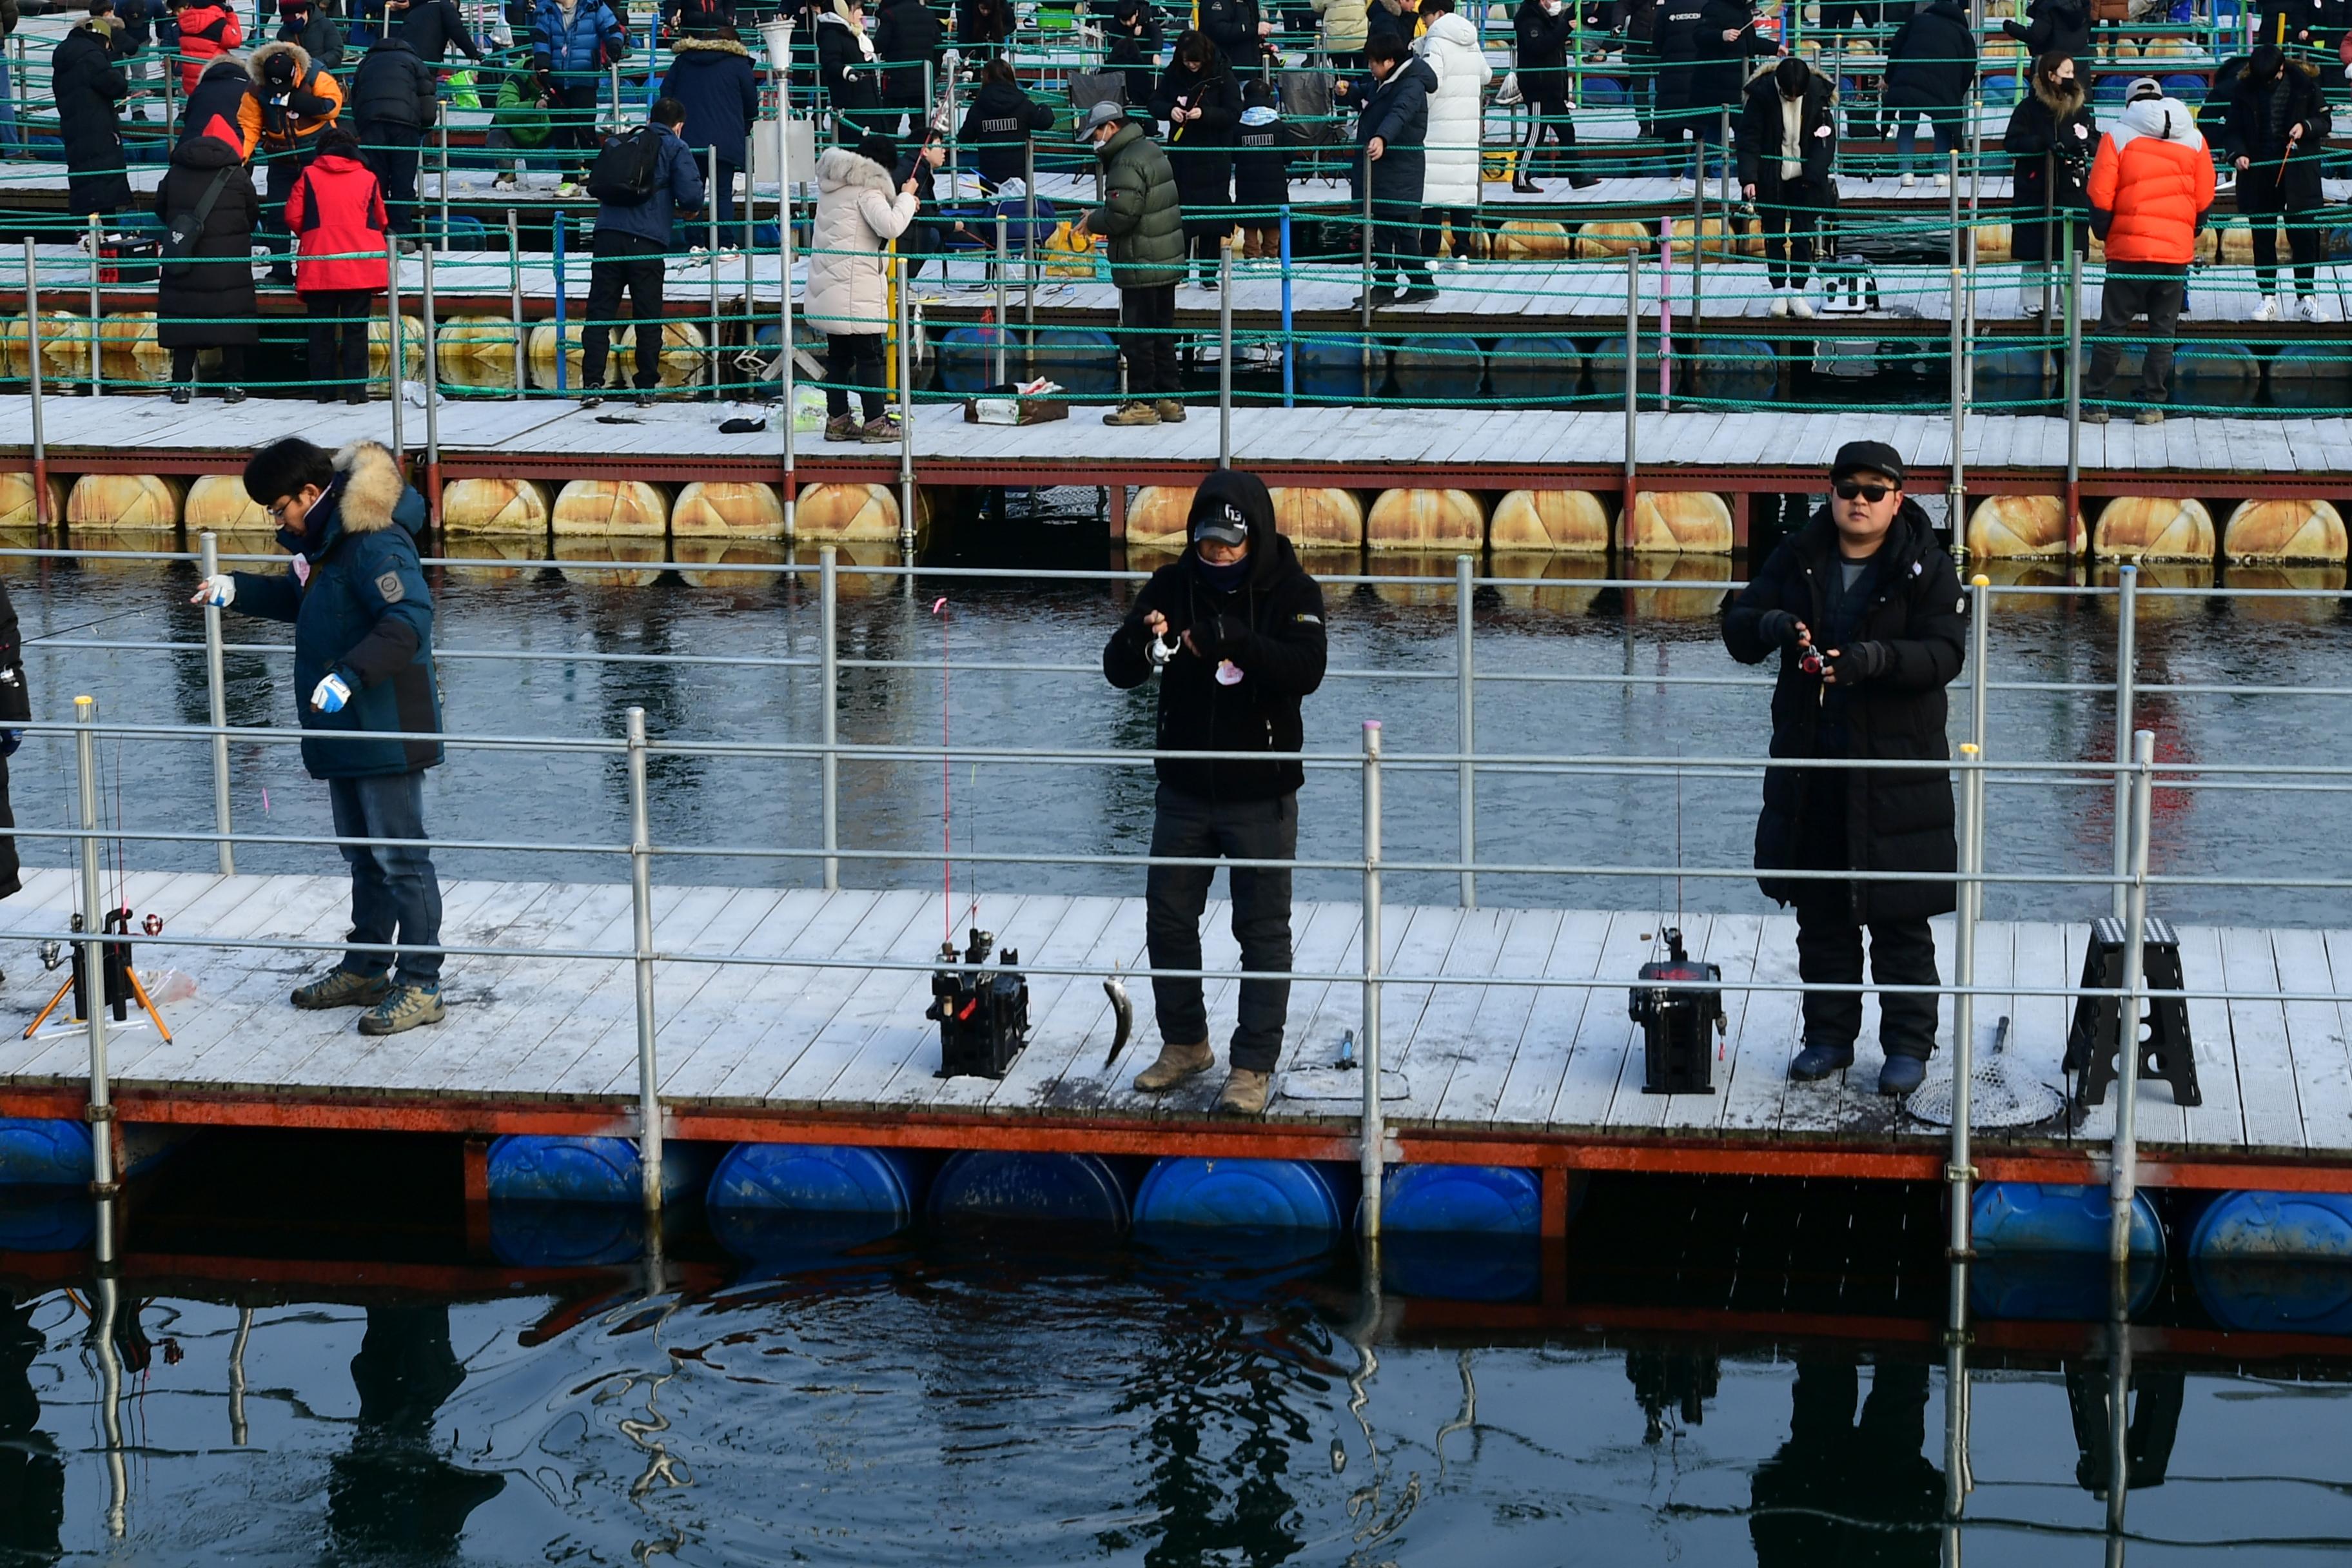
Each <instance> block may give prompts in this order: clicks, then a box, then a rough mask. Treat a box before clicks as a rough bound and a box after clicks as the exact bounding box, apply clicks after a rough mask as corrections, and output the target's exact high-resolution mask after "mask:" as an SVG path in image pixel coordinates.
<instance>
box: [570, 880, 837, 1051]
mask: <svg viewBox="0 0 2352 1568" xmlns="http://www.w3.org/2000/svg"><path fill="white" fill-rule="evenodd" d="M824 906H825V894H824V891H823V889H816V888H794V889H792V890H791V891H790V892H787V893H786V894H784V896H783V897H782V898H781V899H779V900H777V901H776V902H775V904H774V905H773V906H772V907H771V908H770V909H769V910H768V911H767V912H766V913H765V914H764V915H762V916H761V921H760V924H759V927H758V930H757V932H756V936H757V941H756V942H754V940H753V939H752V938H751V937H746V938H745V939H744V940H743V941H742V942H740V943H739V944H738V945H737V947H736V950H735V951H736V952H739V953H743V954H747V955H751V954H760V953H765V952H770V951H774V952H790V951H791V950H792V947H793V943H795V942H797V941H798V940H799V938H800V933H801V932H802V931H804V930H806V929H807V926H808V922H809V921H811V920H812V919H814V917H815V915H816V914H817V912H818V911H819V910H822V909H824ZM779 975H782V976H784V977H786V978H797V976H796V974H795V973H794V972H793V971H791V970H789V969H786V968H783V967H782V966H780V965H777V964H772V963H731V964H728V965H725V966H724V967H722V968H721V969H720V970H719V972H718V973H715V974H713V975H712V976H711V977H710V982H709V984H707V985H704V986H703V987H702V988H701V989H700V990H698V991H697V992H696V993H695V994H694V999H693V1000H692V1001H690V1002H688V1004H687V1005H685V1006H684V1007H682V1008H680V1009H678V1010H677V1012H675V1013H670V1012H668V1011H667V1008H664V1009H662V1011H663V1014H664V1016H663V1017H662V1019H661V1028H660V1030H659V1032H658V1033H657V1034H656V1046H657V1047H658V1049H659V1052H660V1057H661V1064H662V1090H663V1092H665V1093H667V1092H669V1086H670V1085H671V1084H672V1083H674V1082H676V1081H677V1079H679V1077H680V1076H681V1075H682V1074H685V1073H687V1072H688V1071H689V1070H691V1068H692V1067H693V1064H694V1063H695V1061H696V1060H697V1059H698V1058H699V1057H700V1056H701V1054H702V1051H703V1049H704V1048H705V1047H708V1046H709V1044H710V1042H711V1040H712V1039H713V1038H714V1037H716V1036H718V1035H719V1034H721V1033H723V1032H724V1031H725V1030H726V1029H727V1027H728V1026H729V1025H730V1023H731V1022H732V1021H733V1020H734V1019H735V1018H737V1017H739V1016H741V1015H742V1014H743V1013H744V1012H746V1011H747V1010H749V1009H750V1008H751V1007H752V1006H753V1005H754V1003H753V998H754V997H755V996H756V995H757V994H759V991H760V988H761V985H762V984H765V983H767V982H769V981H772V980H774V979H776V978H778V977H779ZM660 998H661V994H660V993H659V992H658V991H656V993H655V999H656V1006H659V1005H660ZM635 1088H636V1064H635V1062H634V1061H632V1062H631V1063H629V1064H628V1066H627V1067H626V1068H623V1069H622V1070H620V1071H618V1072H615V1073H614V1075H613V1076H612V1078H611V1079H609V1080H607V1082H606V1083H605V1085H604V1092H605V1093H607V1094H626V1093H630V1092H633V1091H634V1090H635Z"/></svg>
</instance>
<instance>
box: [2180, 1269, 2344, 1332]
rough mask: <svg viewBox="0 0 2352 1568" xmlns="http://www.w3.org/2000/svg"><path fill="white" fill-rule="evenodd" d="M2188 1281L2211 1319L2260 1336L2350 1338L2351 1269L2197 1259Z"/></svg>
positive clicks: (2228, 1326) (2222, 1325)
mask: <svg viewBox="0 0 2352 1568" xmlns="http://www.w3.org/2000/svg"><path fill="white" fill-rule="evenodd" d="M2189 1280H2190V1281H2191V1282H2192V1283H2193V1284H2194V1285H2195V1286H2196V1287H2197V1299H2198V1300H2199V1301H2200V1302H2202V1303H2203V1304H2204V1307H2205V1310H2206V1312H2207V1313H2208V1314H2209V1315H2210V1317H2211V1318H2212V1320H2213V1321H2214V1322H2215V1323H2217V1324H2218V1325H2220V1326H2221V1327H2222V1328H2225V1329H2237V1330H2242V1331H2246V1332H2249V1333H2265V1334H2352V1268H2344V1267H2342V1266H2341V1265H2340V1264H2336V1263H2321V1264H2312V1263H2300V1262H2285V1261H2281V1260H2279V1259H2276V1258H2200V1257H2191V1258H2189Z"/></svg>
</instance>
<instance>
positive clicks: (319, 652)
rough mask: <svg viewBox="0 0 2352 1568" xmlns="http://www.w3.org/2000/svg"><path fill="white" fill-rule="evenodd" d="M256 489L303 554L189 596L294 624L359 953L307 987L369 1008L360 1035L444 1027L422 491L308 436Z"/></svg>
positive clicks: (312, 996) (349, 450)
mask: <svg viewBox="0 0 2352 1568" xmlns="http://www.w3.org/2000/svg"><path fill="white" fill-rule="evenodd" d="M245 493H246V494H247V495H248V496H251V497H252V498H253V500H254V504H255V505H257V506H258V507H260V508H262V509H263V510H266V511H268V513H269V515H270V517H271V518H272V519H273V520H274V521H276V522H277V524H278V543H280V544H282V545H284V546H285V547H286V549H287V550H288V552H290V553H291V554H292V555H293V557H294V559H293V562H292V563H291V564H290V565H289V567H288V569H287V570H286V571H285V572H283V573H280V574H269V573H260V572H232V573H224V574H220V575H218V576H214V577H207V578H205V580H204V581H203V582H202V583H201V584H197V587H196V593H195V596H194V598H193V599H191V600H190V601H189V602H190V603H191V604H198V605H215V606H217V607H219V608H222V609H228V608H232V607H233V608H235V609H236V610H239V611H241V612H243V613H244V614H246V615H248V616H261V617H262V618H263V619H265V620H273V621H291V622H292V623H293V624H294V689H295V690H296V691H297V692H298V693H299V697H298V699H297V701H298V712H299V717H300V720H301V724H302V728H303V730H304V731H307V733H305V735H304V736H303V739H302V765H303V767H304V769H306V770H307V771H308V772H309V773H310V776H311V777H312V778H314V779H323V780H325V781H326V784H327V795H328V799H329V800H330V801H331V803H332V805H333V808H334V824H335V837H338V838H368V839H383V840H389V841H390V842H384V843H375V844H345V845H343V846H342V855H343V859H344V861H345V862H346V863H347V864H348V865H349V866H350V867H351V873H352V935H351V940H352V941H353V942H362V943H366V944H370V945H385V944H391V943H394V942H397V943H398V944H399V945H401V946H403V947H404V948H407V949H408V950H409V951H407V952H402V953H400V954H399V955H398V963H397V965H395V964H394V955H392V954H389V953H383V952H370V951H368V950H367V948H366V947H361V948H354V949H352V950H351V951H349V952H345V953H344V954H343V957H342V960H341V963H338V964H337V965H336V966H335V967H334V968H333V969H331V970H330V971H328V972H327V973H325V974H324V975H322V976H320V978H319V979H317V980H314V981H312V982H310V984H307V985H303V986H299V987H297V988H296V990H295V992H294V994H293V1003H294V1005H295V1006H297V1007H300V1008H305V1009H310V1010H321V1009H325V1008H330V1007H365V1008H367V1009H368V1011H367V1012H366V1013H364V1014H362V1016H361V1017H360V1033H362V1034H363V1035H396V1034H398V1033H400V1032H401V1031H402V1030H404V1029H413V1028H415V1027H416V1026H419V1025H422V1024H437V1023H439V1022H440V1021H441V1019H442V1016H443V1007H442V1002H441V954H440V952H438V951H437V950H438V947H439V945H440V942H441V882H440V879H439V877H438V876H437V875H436V872H435V871H434V869H433V856H432V851H431V849H430V848H429V847H427V845H426V842H425V769H427V768H430V767H434V766H436V765H437V764H438V763H440V761H441V742H439V741H438V740H436V739H433V738H432V737H434V736H437V735H438V734H439V733H440V732H441V696H440V692H439V690H438V689H437V688H436V685H435V683H434V679H433V593H432V590H431V589H430V588H429V587H428V586H426V584H425V570H424V568H423V567H422V566H421V565H419V564H418V563H417V555H416V538H417V535H418V534H420V533H421V532H423V531H424V529H425V498H424V497H423V496H420V495H418V494H417V493H416V492H415V490H414V489H410V488H409V487H408V484H407V482H406V481H405V480H404V479H402V478H401V474H400V468H399V465H398V464H397V463H395V462H394V460H393V456H392V454H391V452H389V451H387V450H386V449H385V448H383V447H380V446H378V445H377V444H376V443H374V442H373V441H354V442H352V444H351V445H350V446H348V447H344V448H343V449H342V450H341V451H340V452H334V453H330V452H329V451H328V450H327V449H326V448H325V447H314V446H312V445H311V444H310V442H308V441H305V440H303V439H302V438H301V437H299V436H289V437H286V438H285V439H284V440H281V441H273V442H271V443H270V444H269V445H268V446H267V447H262V448H261V449H260V450H259V451H257V452H256V453H254V455H253V456H252V457H251V458H248V459H247V462H246V465H245Z"/></svg>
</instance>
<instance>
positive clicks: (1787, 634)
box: [1756, 610, 1798, 647]
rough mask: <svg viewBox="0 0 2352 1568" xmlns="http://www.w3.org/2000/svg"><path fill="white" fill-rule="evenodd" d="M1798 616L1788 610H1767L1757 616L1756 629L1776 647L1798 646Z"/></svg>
mask: <svg viewBox="0 0 2352 1568" xmlns="http://www.w3.org/2000/svg"><path fill="white" fill-rule="evenodd" d="M1797 626H1798V621H1797V617H1796V616H1792V615H1790V613H1789V612H1788V611H1786V610H1767V611H1765V612H1764V613H1763V614H1762V615H1760V616H1757V617H1756V629H1757V631H1758V632H1759V633H1761V634H1762V635H1763V637H1764V640H1765V641H1766V642H1768V643H1769V644H1771V645H1772V646H1773V647H1796V646H1797Z"/></svg>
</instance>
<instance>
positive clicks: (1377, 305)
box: [1348, 289, 1401, 312]
mask: <svg viewBox="0 0 2352 1568" xmlns="http://www.w3.org/2000/svg"><path fill="white" fill-rule="evenodd" d="M1400 293H1401V290H1394V289H1373V290H1372V291H1371V293H1370V296H1366V295H1362V294H1359V295H1357V296H1356V297H1355V299H1353V300H1349V303H1348V309H1349V310H1354V311H1358V312H1360V311H1362V310H1363V308H1364V304H1365V301H1366V300H1367V298H1369V299H1370V303H1371V307H1372V309H1373V310H1387V309H1388V308H1389V307H1390V306H1391V305H1393V304H1395V303H1397V300H1398V296H1399V294H1400Z"/></svg>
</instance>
